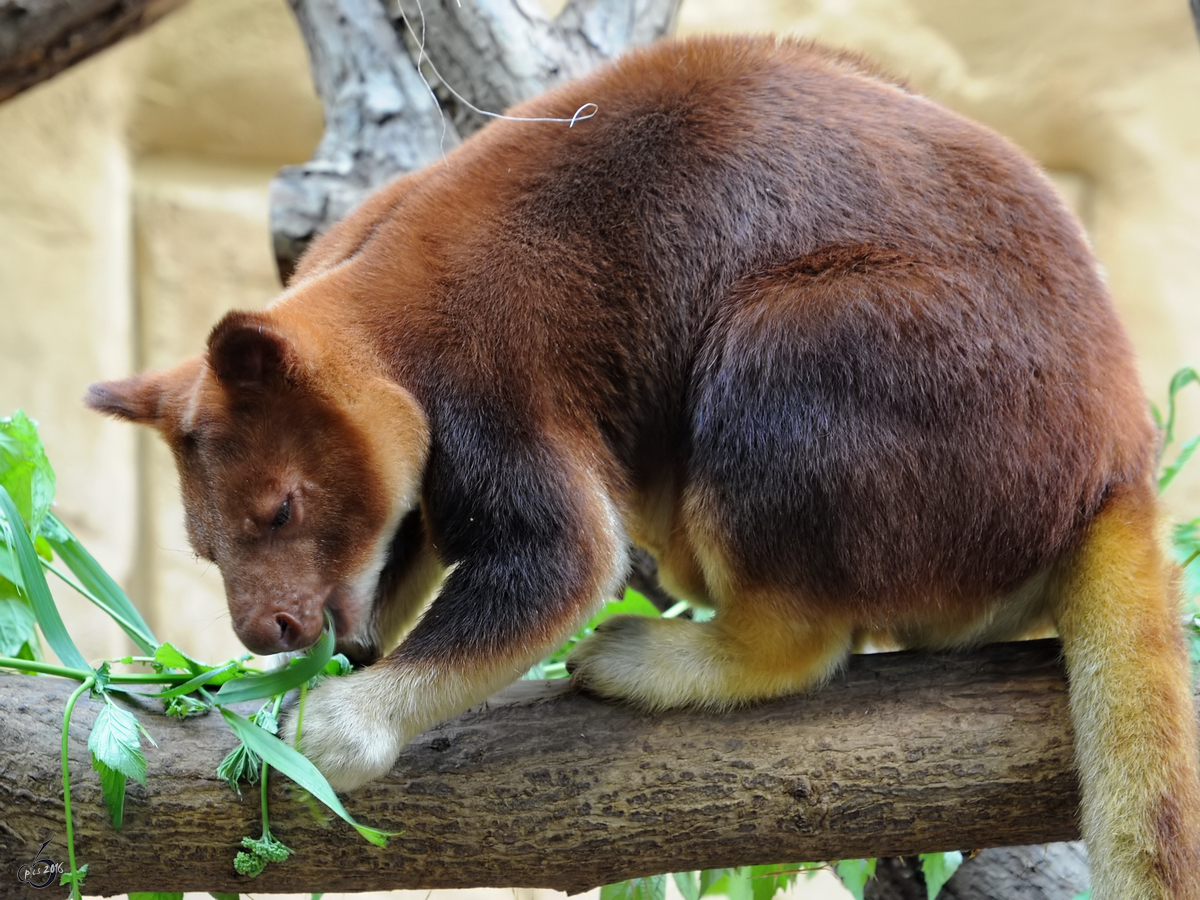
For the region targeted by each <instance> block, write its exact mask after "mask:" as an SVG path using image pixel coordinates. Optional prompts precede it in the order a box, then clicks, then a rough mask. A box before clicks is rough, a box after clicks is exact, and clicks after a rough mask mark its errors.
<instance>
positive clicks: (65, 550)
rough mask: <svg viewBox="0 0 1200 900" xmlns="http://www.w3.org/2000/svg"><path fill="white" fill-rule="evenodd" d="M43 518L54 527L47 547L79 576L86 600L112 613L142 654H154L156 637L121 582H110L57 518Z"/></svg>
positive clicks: (84, 548)
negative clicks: (122, 587) (85, 592)
mask: <svg viewBox="0 0 1200 900" xmlns="http://www.w3.org/2000/svg"><path fill="white" fill-rule="evenodd" d="M46 521H47V524H49V525H53V526H54V527H53V529H46V531H47V534H46V538H47V540H48V541H49V543H50V546H51V547H53V548H54V552H55V553H57V554H58V556H59V558H60V559H61V560H62V561H63V562H64V563H66V566H67V568H68V569H70V570H71V571H72V572H73V573H74V574H75V577H76V578H78V579H79V583H80V584H81V585H83V587H84V588H85V589H86V591H87V597H88V599H89V600H91V601H92V602H94V603H95V604H96V605H97V606H99V607H100V608H101V609H103V610H104V611H105V612H107V613H108V614H109V615H110V616H112V618H113V619H114V620H115V621H116V622H117V624H118V625H120V626H121V628H122V629H123V630H124V632H125V633H126V634H128V635H129V637H130V638H132V639H133V642H134V643H135V644H137V645H138V647H139V648H140V649H141V651H142V652H143V653H146V654H152V653H154V652H155V650H156V648H157V647H158V640H157V639H156V638H155V637H154V632H152V631H151V630H150V626H149V625H147V624H146V620H145V619H143V618H142V614H141V613H140V612H138V609H137V607H136V606H134V605H133V601H131V600H130V599H129V597H128V596H126V594H125V592H124V591H123V590H121V587H120V585H118V584H117V583H116V582H115V581H113V579H112V576H110V575H109V574H108V573H107V572H105V571H104V569H103V567H102V566H101V565H100V563H98V562H96V559H95V557H93V556H92V554H90V553H88V551H87V548H86V547H84V546H83V544H81V543H79V539H78V538H76V537H75V535H73V534H71V532H70V530H68V529H67V527H66V526H65V525H63V524H62V522H60V521H59V520H58V518H57V517H55V516H54V515H53V514H51V515H50V516H49V517H47V520H46ZM47 640H49V638H47Z"/></svg>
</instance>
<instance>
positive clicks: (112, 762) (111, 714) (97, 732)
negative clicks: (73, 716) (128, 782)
mask: <svg viewBox="0 0 1200 900" xmlns="http://www.w3.org/2000/svg"><path fill="white" fill-rule="evenodd" d="M88 749H89V750H91V751H92V758H93V760H99V761H100V762H102V763H104V764H105V765H106V766H108V767H109V768H111V769H115V770H116V771H118V772H120V773H121V774H123V775H125V776H126V777H128V778H132V779H133V780H134V781H137V782H140V783H141V784H145V783H146V757H145V755H144V754H143V753H142V742H141V739H140V738H139V737H138V721H137V717H136V716H135V715H134V714H133V713H131V712H129V710H127V709H122V708H121V707H119V706H117V705H116V704H114V703H112V702H108V703H105V704H104V708H103V709H102V710H100V715H98V716H96V723H95V724H94V725H93V726H92V733H91V735H89V737H88Z"/></svg>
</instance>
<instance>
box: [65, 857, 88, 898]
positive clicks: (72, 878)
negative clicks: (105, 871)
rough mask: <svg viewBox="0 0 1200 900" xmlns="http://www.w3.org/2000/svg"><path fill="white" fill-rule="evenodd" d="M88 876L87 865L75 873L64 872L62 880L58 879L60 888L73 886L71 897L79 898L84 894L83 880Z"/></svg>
mask: <svg viewBox="0 0 1200 900" xmlns="http://www.w3.org/2000/svg"><path fill="white" fill-rule="evenodd" d="M86 875H87V863H84V864H83V865H82V866H80V867H79V868H78V869H76V870H75V871H73V872H63V875H62V878H60V879H58V883H59V885H60V886H64V885H68V884H69V885H71V896H73V897H78V896H80V895H82V893H83V879H84V877H85V876H86Z"/></svg>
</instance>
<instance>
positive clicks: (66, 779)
mask: <svg viewBox="0 0 1200 900" xmlns="http://www.w3.org/2000/svg"><path fill="white" fill-rule="evenodd" d="M95 683H96V679H95V678H92V677H91V676H89V677H88V678H86V679H85V680H84V682H83V684H81V685H79V687H77V688H76V689H75V693H73V694H72V695H71V697H70V699H68V700H67V708H66V709H64V710H63V729H62V780H63V814H64V815H65V816H66V819H67V859H68V860H69V861H70V863H71V874H72V875H74V874H75V873H76V872H77V871H78V869H77V868H76V866H75V832H74V828H73V826H72V825H71V775H70V770H69V767H68V766H67V751H68V749H69V746H70V741H69V739H70V736H71V713H72V712H73V711H74V709H75V701H76V700H78V699H79V698H80V697H81V696H83V694H84V692H85V691H87V690H89V689H90V688H91V687H92V685H93V684H95ZM80 896H81V894H80V891H79V882H78V881H72V882H71V897H72V900H75V898H79V897H80Z"/></svg>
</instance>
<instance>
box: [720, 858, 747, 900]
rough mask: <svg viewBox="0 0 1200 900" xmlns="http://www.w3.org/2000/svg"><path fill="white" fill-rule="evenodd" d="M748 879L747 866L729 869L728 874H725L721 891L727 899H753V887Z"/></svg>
mask: <svg viewBox="0 0 1200 900" xmlns="http://www.w3.org/2000/svg"><path fill="white" fill-rule="evenodd" d="M750 880H751V879H750V868H749V867H748V866H739V867H738V868H736V869H730V870H729V874H728V875H727V876H725V887H724V889H723V890H722V891H721V893H723V894H724V895H725V896H726V897H728V898H729V900H754V887H753V885H751V883H750Z"/></svg>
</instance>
